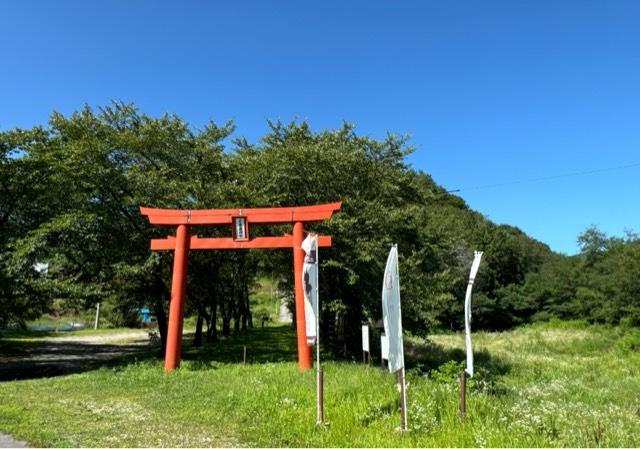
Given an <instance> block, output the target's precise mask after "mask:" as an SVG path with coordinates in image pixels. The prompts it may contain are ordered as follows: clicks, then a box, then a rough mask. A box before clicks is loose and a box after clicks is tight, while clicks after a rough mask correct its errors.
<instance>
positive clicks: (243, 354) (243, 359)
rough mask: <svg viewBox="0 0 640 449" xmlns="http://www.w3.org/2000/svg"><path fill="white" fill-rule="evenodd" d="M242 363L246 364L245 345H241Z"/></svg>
mask: <svg viewBox="0 0 640 449" xmlns="http://www.w3.org/2000/svg"><path fill="white" fill-rule="evenodd" d="M242 364H243V365H246V364H247V347H246V346H243V347H242Z"/></svg>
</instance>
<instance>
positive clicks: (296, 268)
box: [293, 222, 313, 369]
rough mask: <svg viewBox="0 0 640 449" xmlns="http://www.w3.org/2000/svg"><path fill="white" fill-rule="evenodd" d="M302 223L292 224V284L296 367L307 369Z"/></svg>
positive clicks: (309, 360)
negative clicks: (294, 302)
mask: <svg viewBox="0 0 640 449" xmlns="http://www.w3.org/2000/svg"><path fill="white" fill-rule="evenodd" d="M302 240H304V225H303V224H302V223H301V222H297V223H294V225H293V286H294V293H295V299H296V335H297V336H298V367H299V368H300V369H309V368H311V366H312V365H313V355H312V354H311V348H310V347H309V345H308V344H307V323H306V321H305V318H304V291H303V287H302V266H303V265H304V250H303V249H302V247H301V245H302Z"/></svg>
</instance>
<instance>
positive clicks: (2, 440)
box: [0, 433, 29, 447]
mask: <svg viewBox="0 0 640 449" xmlns="http://www.w3.org/2000/svg"><path fill="white" fill-rule="evenodd" d="M0 447H29V446H27V445H26V444H25V443H24V442H23V441H18V440H15V439H13V438H11V437H10V436H9V435H5V434H4V433H0Z"/></svg>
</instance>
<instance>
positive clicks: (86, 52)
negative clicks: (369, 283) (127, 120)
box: [0, 0, 640, 253]
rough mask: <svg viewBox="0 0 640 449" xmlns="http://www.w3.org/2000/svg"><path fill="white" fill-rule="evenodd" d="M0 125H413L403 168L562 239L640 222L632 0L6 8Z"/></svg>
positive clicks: (636, 28) (553, 242) (639, 34)
mask: <svg viewBox="0 0 640 449" xmlns="http://www.w3.org/2000/svg"><path fill="white" fill-rule="evenodd" d="M0 69H1V70H0V129H7V128H11V127H15V126H20V127H30V126H33V125H35V124H41V123H44V122H46V120H47V118H48V116H49V114H50V112H51V111H52V110H54V109H55V110H58V111H61V112H63V113H70V112H72V111H74V110H76V109H78V108H80V107H81V106H82V105H83V104H84V103H89V104H90V105H94V106H96V105H104V104H106V103H108V102H109V101H110V100H111V99H119V100H124V101H133V102H135V103H137V105H138V106H139V107H140V108H141V109H142V110H143V111H145V112H147V113H149V114H159V113H162V112H165V111H170V112H176V113H177V114H179V115H180V116H182V117H183V118H185V119H186V120H187V121H189V122H190V123H191V124H192V125H193V126H200V125H202V124H204V123H205V122H207V121H208V120H209V119H213V120H215V121H218V122H222V121H224V120H226V119H233V120H234V121H235V123H236V125H237V132H236V135H237V136H246V137H247V138H248V139H249V140H251V141H255V140H256V139H257V138H258V137H259V136H260V135H262V134H263V133H264V132H265V131H266V129H267V127H266V124H265V120H266V119H267V118H280V119H282V120H285V121H288V120H290V119H292V118H295V117H297V118H304V119H307V120H308V121H309V122H310V124H311V125H312V127H313V128H314V129H322V128H326V127H335V126H338V125H339V124H340V123H341V122H342V121H343V120H348V121H350V122H353V123H355V124H356V126H357V130H358V131H359V132H360V133H364V134H369V135H372V136H376V137H380V136H383V135H384V133H385V131H387V130H390V131H393V132H396V133H401V134H402V133H409V134H410V135H411V136H412V140H411V142H412V144H413V145H414V146H415V147H416V152H415V153H414V154H413V155H412V156H411V158H410V161H411V163H412V164H413V166H414V167H415V168H418V169H422V170H425V171H427V172H428V173H430V174H431V175H432V176H433V177H434V178H435V180H436V181H437V182H438V183H440V184H442V185H443V186H445V187H446V188H447V189H450V190H454V189H462V190H461V191H460V192H459V193H458V194H459V195H460V196H462V197H463V198H464V199H465V200H466V201H467V203H468V204H469V205H470V206H471V207H472V208H474V209H476V210H478V211H480V212H482V213H484V214H485V215H487V216H488V217H489V218H490V219H492V220H494V221H496V222H498V223H508V224H512V225H515V226H518V227H520V228H521V229H523V230H524V231H525V232H527V233H529V234H531V235H532V236H534V237H535V238H537V239H539V240H542V241H544V242H546V243H548V244H549V245H550V246H551V248H552V249H554V250H557V251H562V252H566V253H574V252H575V251H576V250H577V247H576V243H575V240H576V236H577V235H578V234H579V233H580V232H581V231H583V230H584V229H585V228H586V227H587V226H589V225H590V224H596V225H598V226H599V227H600V228H601V229H602V230H604V231H605V232H607V233H608V234H612V235H621V234H622V232H623V230H624V229H625V228H630V229H635V230H638V231H640V204H639V198H640V166H638V165H636V166H635V167H629V168H626V169H620V170H612V171H606V172H599V173H592V174H589V175H581V176H571V177H564V178H558V179H553V180H547V181H539V182H530V183H519V184H510V185H506V186H501V187H493V188H484V189H476V187H481V186H486V185H491V184H501V183H508V182H511V181H521V180H527V179H534V178H542V177H548V176H555V175H561V174H567V173H575V172H583V171H591V170H598V169H602V168H609V167H617V166H622V165H630V164H638V163H640V2H639V1H597V2H596V1H587V0H585V1H575V2H574V1H540V0H536V1H526V2H525V1H517V0H509V1H475V0H474V1H440V2H435V1H414V2H375V1H364V2H351V1H322V2H311V1H295V2H294V1H291V2H277V1H273V2H266V1H255V2H245V1H233V2H232V1H227V2H212V1H206V2H205V1H201V2H192V1H180V2H171V3H169V2H160V1H155V2H151V1H149V2H144V1H102V2H98V1H95V2H94V1H86V0H83V1H66V2H63V1H60V2H51V1H42V2H34V1H14V2H9V1H5V2H2V3H0Z"/></svg>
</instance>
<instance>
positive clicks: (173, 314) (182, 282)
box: [164, 224, 191, 371]
mask: <svg viewBox="0 0 640 449" xmlns="http://www.w3.org/2000/svg"><path fill="white" fill-rule="evenodd" d="M189 228H190V227H189V225H186V224H181V225H178V229H177V230H176V249H175V251H174V253H173V272H172V274H171V300H170V301H169V324H168V326H167V347H166V351H165V360H164V369H165V370H167V371H171V370H173V369H174V368H177V367H178V366H180V353H181V351H182V323H183V321H184V319H183V317H184V299H185V291H186V289H187V259H188V257H189V243H190V240H191V239H190V235H189V234H190V233H191V229H189Z"/></svg>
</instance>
